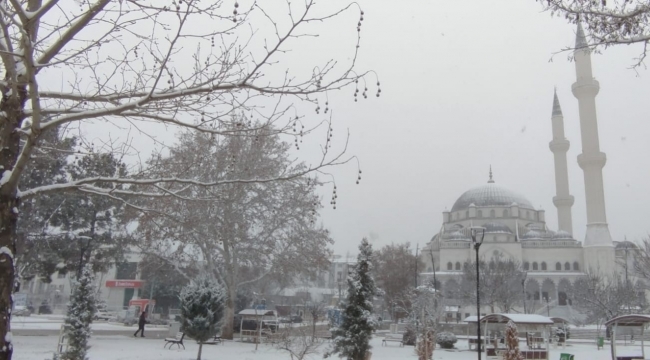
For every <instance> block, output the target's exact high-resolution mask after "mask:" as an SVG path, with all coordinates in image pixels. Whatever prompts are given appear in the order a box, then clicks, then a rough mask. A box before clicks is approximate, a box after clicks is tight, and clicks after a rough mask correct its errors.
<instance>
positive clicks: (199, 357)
mask: <svg viewBox="0 0 650 360" xmlns="http://www.w3.org/2000/svg"><path fill="white" fill-rule="evenodd" d="M202 350H203V342H202V341H201V342H199V355H198V356H197V357H196V360H201V351H202Z"/></svg>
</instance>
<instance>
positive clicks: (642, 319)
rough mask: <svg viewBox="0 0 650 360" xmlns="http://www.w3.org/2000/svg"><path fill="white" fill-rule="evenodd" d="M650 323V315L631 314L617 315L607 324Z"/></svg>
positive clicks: (641, 324) (633, 324)
mask: <svg viewBox="0 0 650 360" xmlns="http://www.w3.org/2000/svg"><path fill="white" fill-rule="evenodd" d="M648 323H650V315H642V314H631V315H622V316H618V317H615V318H613V319H611V320H609V321H608V322H606V323H605V326H610V325H614V324H616V325H618V326H644V325H646V324H648Z"/></svg>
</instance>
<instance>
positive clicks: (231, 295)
mask: <svg viewBox="0 0 650 360" xmlns="http://www.w3.org/2000/svg"><path fill="white" fill-rule="evenodd" d="M226 293H227V296H226V303H225V304H224V305H225V306H224V307H225V309H224V310H225V311H224V314H223V315H224V316H223V325H222V326H221V337H222V338H223V339H228V340H232V338H233V335H234V334H233V332H234V331H233V321H234V317H235V299H236V297H237V291H236V289H235V287H234V286H232V284H226Z"/></svg>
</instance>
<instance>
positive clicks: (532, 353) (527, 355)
mask: <svg viewBox="0 0 650 360" xmlns="http://www.w3.org/2000/svg"><path fill="white" fill-rule="evenodd" d="M521 355H523V357H524V359H531V360H536V359H547V357H546V350H524V351H521Z"/></svg>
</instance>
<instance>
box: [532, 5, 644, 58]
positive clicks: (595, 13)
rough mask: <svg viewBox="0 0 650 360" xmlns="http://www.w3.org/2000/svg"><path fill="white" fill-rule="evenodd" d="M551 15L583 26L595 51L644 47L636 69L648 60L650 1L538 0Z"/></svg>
mask: <svg viewBox="0 0 650 360" xmlns="http://www.w3.org/2000/svg"><path fill="white" fill-rule="evenodd" d="M537 1H539V2H540V3H542V4H543V5H544V7H545V9H547V10H548V11H550V12H551V14H553V15H555V16H561V17H563V18H566V19H567V20H568V21H569V22H571V23H583V24H585V25H586V26H587V30H588V34H589V36H588V44H582V45H584V46H588V47H589V48H592V49H598V48H608V47H610V46H613V45H630V44H636V43H638V44H642V45H643V48H642V51H641V54H640V56H639V57H638V58H637V59H636V60H635V63H634V66H635V67H636V66H639V65H641V64H642V63H643V61H644V60H645V57H646V55H647V49H648V42H649V41H650V1H648V0H537Z"/></svg>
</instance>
